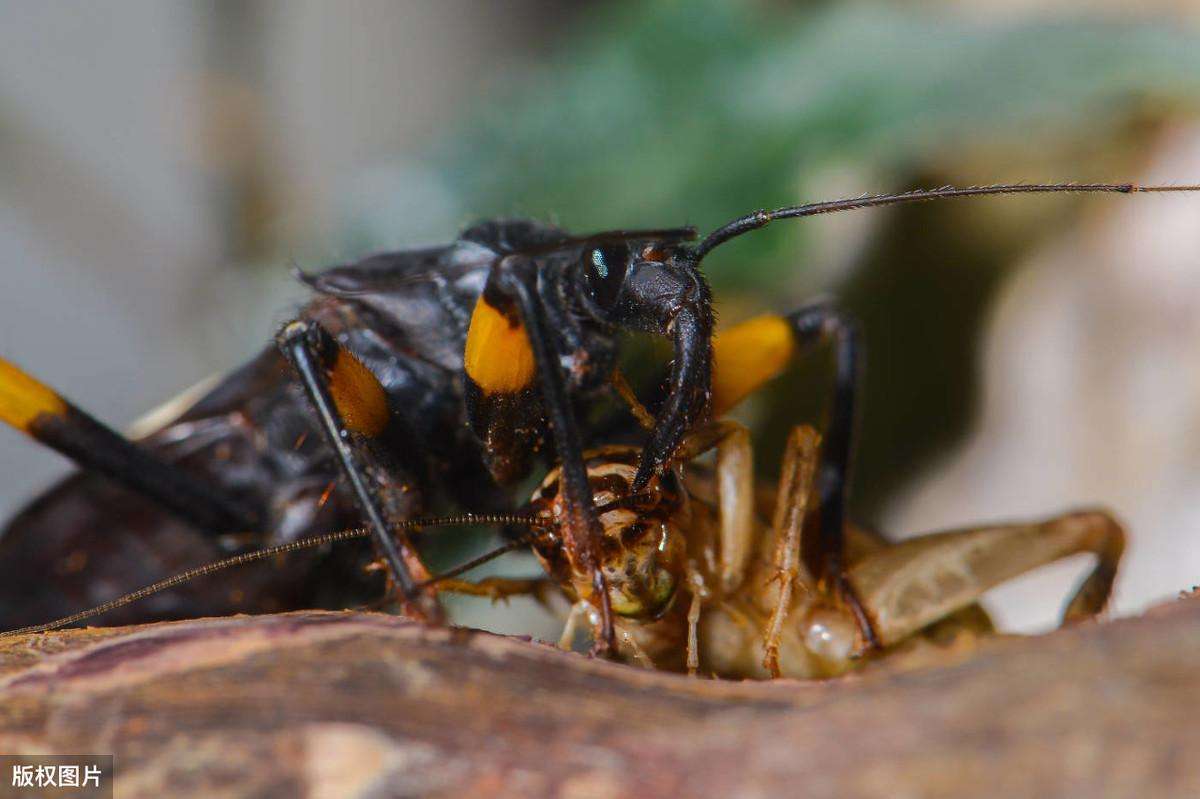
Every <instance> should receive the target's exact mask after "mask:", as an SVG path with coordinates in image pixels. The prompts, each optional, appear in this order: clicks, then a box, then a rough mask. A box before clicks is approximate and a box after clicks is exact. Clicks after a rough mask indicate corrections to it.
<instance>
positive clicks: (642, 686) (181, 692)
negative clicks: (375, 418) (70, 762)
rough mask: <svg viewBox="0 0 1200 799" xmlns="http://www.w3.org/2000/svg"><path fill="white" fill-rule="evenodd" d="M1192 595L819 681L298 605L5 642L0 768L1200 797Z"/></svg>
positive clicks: (264, 790) (618, 792)
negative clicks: (64, 756)
mask: <svg viewBox="0 0 1200 799" xmlns="http://www.w3.org/2000/svg"><path fill="white" fill-rule="evenodd" d="M1198 710H1200V602H1198V601H1195V600H1188V601H1181V602H1176V603H1173V604H1171V605H1169V606H1164V607H1162V608H1159V609H1156V610H1154V611H1151V612H1150V613H1148V614H1146V615H1144V616H1142V617H1140V618H1136V619H1127V620H1121V621H1115V622H1111V623H1107V624H1093V625H1088V626H1084V627H1080V628H1077V629H1072V630H1065V631H1061V632H1058V633H1055V634H1052V635H1048V636H1045V637H1041V638H1030V639H1000V640H996V641H995V642H992V643H989V644H988V645H986V646H984V647H982V648H981V649H979V650H978V651H976V652H974V653H972V654H970V655H967V656H963V657H962V658H960V659H958V660H957V661H956V662H954V663H952V664H950V665H941V666H937V667H922V668H917V669H914V670H908V671H904V672H900V673H896V672H894V671H890V670H887V669H879V670H875V671H873V672H869V673H866V674H864V675H860V676H855V677H850V678H847V679H843V680H840V681H836V682H831V683H824V684H802V683H797V682H776V683H731V682H713V681H707V680H698V679H688V678H685V677H679V676H674V675H668V674H660V673H650V672H646V671H641V670H638V669H635V668H631V667H626V666H620V665H616V664H611V663H604V662H597V661H592V660H588V659H587V658H584V657H582V656H579V655H571V654H565V653H561V652H558V651H556V650H554V649H552V648H550V647H547V646H544V645H540V644H536V643H528V642H524V641H519V640H513V639H507V638H501V637H498V636H494V635H489V634H487V633H481V632H473V631H465V630H446V629H427V628H422V627H419V626H416V625H413V624H410V623H407V622H405V621H402V620H399V619H396V618H392V617H388V616H383V615H376V614H363V613H318V612H308V613H293V614H287V615H280V616H258V617H234V618H225V619H202V620H197V621H188V622H178V623H173V624H159V625H149V626H143V627H128V628H121V629H92V630H76V631H67V632H60V633H51V634H46V635H42V636H26V637H22V638H15V639H2V640H0V752H4V753H17V754H20V753H109V752H112V753H115V754H116V763H117V795H118V796H125V797H130V796H181V795H205V796H230V795H232V796H241V795H254V796H263V795H268V796H276V795H278V796H299V795H309V796H318V797H376V796H412V795H422V796H424V795H456V796H458V795H472V796H494V795H520V796H568V797H608V796H613V797H616V796H620V797H633V796H761V797H776V796H793V795H805V796H811V797H822V796H830V797H833V796H836V797H889V798H891V797H907V796H922V797H962V796H1003V797H1014V796H1086V797H1098V796H1136V795H1141V796H1155V797H1163V796H1200V758H1198V757H1197V756H1196V753H1197V752H1200V724H1197V722H1196V715H1197V711H1198Z"/></svg>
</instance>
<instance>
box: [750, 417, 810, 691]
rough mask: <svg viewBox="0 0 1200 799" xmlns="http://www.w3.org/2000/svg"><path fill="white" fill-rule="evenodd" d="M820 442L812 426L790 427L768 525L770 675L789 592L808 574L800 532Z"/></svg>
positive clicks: (766, 642)
mask: <svg viewBox="0 0 1200 799" xmlns="http://www.w3.org/2000/svg"><path fill="white" fill-rule="evenodd" d="M820 443H821V437H820V436H819V435H818V434H817V431H815V430H813V429H812V428H811V427H808V426H807V425H805V426H800V427H795V428H792V432H791V435H789V436H788V442H787V449H786V450H785V451H784V455H783V467H782V469H781V470H780V473H779V493H778V495H777V497H776V499H775V518H774V520H773V522H772V524H771V530H772V536H771V540H772V541H774V545H775V552H774V553H773V555H772V558H771V560H772V563H773V564H774V569H775V575H774V579H775V580H776V581H777V582H778V583H779V586H778V591H779V593H778V595H777V596H776V598H775V602H774V609H773V610H772V612H771V619H770V621H769V622H768V623H767V629H766V630H765V631H764V633H763V668H765V669H767V670H768V671H769V672H771V676H772V677H779V676H781V672H780V670H779V638H780V636H781V635H782V634H783V624H784V621H785V620H786V619H787V614H788V611H789V610H790V609H791V607H792V591H793V589H794V587H795V585H796V582H797V581H798V580H800V579H801V578H802V576H803V577H804V578H807V577H808V575H806V574H803V572H804V566H803V563H802V562H801V559H800V551H801V535H802V533H803V530H804V519H805V516H806V515H807V513H808V501H809V497H811V496H812V493H813V491H812V489H813V480H814V478H815V476H816V472H817V459H818V451H819V448H820ZM764 554H765V553H764ZM805 582H806V583H807V582H808V580H807V579H806V580H805Z"/></svg>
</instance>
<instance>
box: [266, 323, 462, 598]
mask: <svg viewBox="0 0 1200 799" xmlns="http://www.w3.org/2000/svg"><path fill="white" fill-rule="evenodd" d="M276 343H277V344H278V345H279V349H280V350H281V351H282V352H283V354H284V356H285V357H286V358H287V360H288V361H289V362H290V363H291V365H292V368H293V370H294V371H295V373H296V376H297V377H298V378H299V380H300V384H301V386H302V388H303V390H304V394H305V396H306V397H307V398H308V401H309V403H310V404H311V405H312V408H313V410H314V411H315V412H316V416H317V422H318V427H319V428H320V430H321V433H322V435H323V436H324V438H325V441H326V443H327V444H328V445H329V447H330V449H331V450H333V452H334V453H335V454H336V456H337V462H338V466H339V467H340V469H341V472H342V476H343V477H344V478H345V479H346V481H347V483H348V484H349V485H350V487H351V489H352V490H353V492H354V496H355V498H356V499H357V501H358V506H359V510H360V511H361V512H362V514H363V518H364V520H365V522H366V524H367V527H368V528H370V530H371V534H372V538H373V540H374V542H375V545H376V547H377V548H378V549H379V551H380V553H381V554H382V555H383V557H384V560H385V561H386V563H387V567H388V573H389V577H390V578H391V580H392V582H393V583H394V584H395V586H396V588H397V589H398V592H399V594H400V598H401V605H402V607H403V610H404V612H405V613H407V614H410V615H413V616H415V617H417V618H420V619H422V620H425V621H438V620H440V619H441V617H442V613H441V609H440V608H439V607H438V605H437V599H436V592H435V591H420V590H418V588H417V583H418V582H419V581H423V580H427V579H428V578H429V574H428V572H427V570H426V569H425V566H424V564H423V563H422V562H421V559H420V557H419V556H418V554H417V552H416V550H415V549H414V548H413V546H412V544H411V542H410V541H409V539H408V536H407V535H406V534H405V533H404V532H403V531H402V530H396V529H394V526H393V525H391V524H389V523H388V519H389V515H388V514H387V512H386V511H385V507H386V505H385V502H384V498H383V496H382V495H381V493H380V488H381V483H384V482H386V480H384V479H381V478H383V477H385V476H386V475H385V474H384V470H383V468H382V467H381V466H380V464H379V463H378V462H377V460H376V458H375V457H374V456H373V455H372V454H371V452H370V450H369V446H368V445H369V442H370V441H371V440H372V439H374V438H375V437H377V436H378V435H380V434H381V433H382V432H383V430H384V428H385V427H386V426H387V424H388V421H389V409H388V405H387V395H386V394H385V393H384V390H383V386H381V385H380V384H379V381H378V380H377V379H376V378H375V376H374V375H373V374H371V372H370V370H368V369H367V368H366V366H364V365H363V364H362V362H361V361H359V360H358V359H357V358H355V357H354V356H353V355H352V354H350V353H349V352H348V351H347V350H345V349H344V348H343V347H341V346H340V345H338V343H337V342H336V341H334V339H333V337H332V336H330V335H329V333H328V332H327V331H325V329H324V328H322V327H321V326H320V325H319V324H317V323H316V322H312V321H295V322H290V323H288V324H287V325H285V326H284V327H283V328H282V329H281V330H280V331H279V333H278V335H277V336H276Z"/></svg>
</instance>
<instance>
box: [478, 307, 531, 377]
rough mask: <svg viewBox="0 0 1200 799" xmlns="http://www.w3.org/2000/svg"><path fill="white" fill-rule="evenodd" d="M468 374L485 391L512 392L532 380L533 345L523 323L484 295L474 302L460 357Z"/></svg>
mask: <svg viewBox="0 0 1200 799" xmlns="http://www.w3.org/2000/svg"><path fill="white" fill-rule="evenodd" d="M463 361H464V365H465V367H466V371H467V375H468V376H469V377H470V378H471V379H472V380H474V381H475V384H476V385H478V386H479V389H480V390H481V391H482V392H483V393H484V394H485V395H486V394H512V393H515V392H518V391H521V390H523V389H525V388H527V387H528V386H529V384H530V383H532V382H533V374H534V364H533V349H532V348H531V347H530V346H529V336H528V335H527V334H526V332H525V326H524V325H522V324H521V323H520V322H514V321H512V320H511V319H509V318H508V317H507V316H505V315H504V314H503V313H502V312H501V311H500V310H498V309H497V308H496V307H495V306H493V305H491V304H490V303H489V302H488V301H487V300H485V299H484V298H483V297H480V298H479V301H478V302H476V303H475V310H474V312H472V314H471V326H470V328H468V330H467V348H466V352H465V353H464V357H463Z"/></svg>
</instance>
